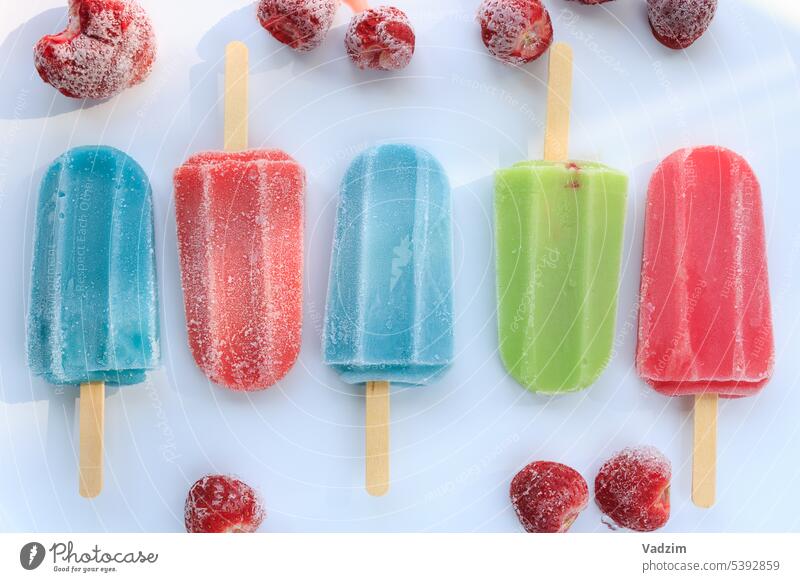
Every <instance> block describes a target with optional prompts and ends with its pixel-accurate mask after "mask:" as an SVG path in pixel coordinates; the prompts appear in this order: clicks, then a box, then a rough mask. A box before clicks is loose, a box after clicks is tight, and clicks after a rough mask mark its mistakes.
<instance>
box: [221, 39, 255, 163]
mask: <svg viewBox="0 0 800 582" xmlns="http://www.w3.org/2000/svg"><path fill="white" fill-rule="evenodd" d="M249 66H250V63H249V53H248V50H247V45H245V44H244V43H242V42H239V41H234V42H232V43H230V44H228V46H227V47H226V48H225V151H226V152H238V151H242V150H246V149H247V138H248V136H247V125H248V124H247V116H248V76H249Z"/></svg>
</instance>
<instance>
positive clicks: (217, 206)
mask: <svg viewBox="0 0 800 582" xmlns="http://www.w3.org/2000/svg"><path fill="white" fill-rule="evenodd" d="M304 189H305V172H304V171H303V169H302V167H301V166H300V165H299V164H298V163H297V162H296V161H294V160H293V159H292V158H291V157H289V156H288V155H287V154H285V153H284V152H282V151H278V150H251V151H246V152H240V153H234V152H208V153H202V154H198V155H195V156H193V157H191V158H190V159H189V160H188V161H187V162H186V163H185V164H183V165H182V166H181V167H180V168H179V169H178V170H177V171H176V173H175V205H176V215H177V222H178V241H179V249H180V257H181V274H182V278H183V291H184V301H185V308H186V320H187V325H188V330H189V343H190V346H191V348H192V353H193V355H194V358H195V361H196V362H197V364H198V366H200V368H201V369H202V370H203V371H204V372H205V374H206V375H207V376H208V377H209V378H210V379H211V380H212V381H213V382H215V383H217V384H221V385H223V386H227V387H229V388H233V389H235V390H248V391H249V390H257V389H260V388H266V387H268V386H272V385H273V384H274V383H275V382H277V381H278V380H280V379H281V378H282V377H283V376H284V375H285V374H286V373H287V372H288V371H289V369H290V368H291V367H292V365H293V364H294V362H295V360H296V359H297V354H298V351H299V349H300V331H301V324H302V273H303V193H304Z"/></svg>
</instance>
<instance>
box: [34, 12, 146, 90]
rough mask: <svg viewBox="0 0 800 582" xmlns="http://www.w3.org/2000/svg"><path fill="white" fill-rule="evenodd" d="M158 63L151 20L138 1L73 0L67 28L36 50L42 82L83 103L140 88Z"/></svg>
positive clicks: (40, 42)
mask: <svg viewBox="0 0 800 582" xmlns="http://www.w3.org/2000/svg"><path fill="white" fill-rule="evenodd" d="M155 58H156V38H155V34H154V32H153V26H152V24H151V22H150V17H149V16H148V15H147V13H146V12H145V11H144V9H143V8H142V7H141V6H140V5H139V4H138V3H137V2H135V1H134V0H70V3H69V22H68V25H67V29H66V30H64V31H63V32H60V33H59V34H55V35H50V36H45V37H44V38H42V39H41V40H39V42H38V43H36V47H35V48H34V60H35V63H36V69H37V70H38V71H39V75H40V76H41V77H42V79H44V81H45V82H46V83H49V84H51V85H52V86H53V87H55V88H56V89H58V90H59V91H61V93H63V94H64V95H66V96H67V97H75V98H78V99H107V98H109V97H113V96H114V95H117V94H118V93H121V92H122V91H124V90H125V89H127V88H128V87H132V86H133V85H137V84H139V83H141V82H142V81H144V80H145V78H147V76H148V75H149V74H150V71H151V69H152V68H153V62H154V61H155Z"/></svg>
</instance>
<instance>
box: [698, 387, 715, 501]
mask: <svg viewBox="0 0 800 582" xmlns="http://www.w3.org/2000/svg"><path fill="white" fill-rule="evenodd" d="M718 401H719V395H718V394H698V395H697V396H695V399H694V459H693V464H692V501H693V502H694V504H695V505H696V506H698V507H704V508H709V507H711V506H712V505H714V501H715V498H716V488H717V404H718Z"/></svg>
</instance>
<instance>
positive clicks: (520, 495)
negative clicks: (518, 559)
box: [511, 461, 589, 533]
mask: <svg viewBox="0 0 800 582" xmlns="http://www.w3.org/2000/svg"><path fill="white" fill-rule="evenodd" d="M588 501H589V488H588V487H587V485H586V480H585V479H584V478H583V477H581V475H580V474H579V473H578V472H577V471H575V470H574V469H571V468H570V467H567V466H566V465H562V464H560V463H551V462H549V461H536V462H535V463H531V464H530V465H528V466H527V467H525V468H524V469H522V471H520V472H519V473H517V475H516V476H515V477H514V479H513V480H512V481H511V503H512V504H513V505H514V509H515V510H516V512H517V516H518V517H519V520H520V522H522V525H523V526H524V527H525V531H527V532H528V533H557V532H565V531H567V530H568V529H569V528H570V526H571V525H572V523H573V522H574V521H575V519H576V518H577V517H578V514H579V513H580V512H581V511H583V509H584V508H585V507H586V505H587V503H588Z"/></svg>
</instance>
